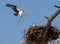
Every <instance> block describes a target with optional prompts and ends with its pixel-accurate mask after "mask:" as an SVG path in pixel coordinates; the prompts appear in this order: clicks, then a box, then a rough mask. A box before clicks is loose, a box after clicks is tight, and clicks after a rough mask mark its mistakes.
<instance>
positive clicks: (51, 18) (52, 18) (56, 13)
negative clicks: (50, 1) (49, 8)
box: [45, 9, 60, 26]
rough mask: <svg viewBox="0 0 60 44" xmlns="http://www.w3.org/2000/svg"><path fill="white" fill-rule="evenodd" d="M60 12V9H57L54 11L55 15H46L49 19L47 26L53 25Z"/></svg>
mask: <svg viewBox="0 0 60 44" xmlns="http://www.w3.org/2000/svg"><path fill="white" fill-rule="evenodd" d="M59 13H60V9H59V10H58V11H56V12H55V13H54V15H52V17H50V18H48V17H47V16H45V18H46V19H47V20H48V22H47V26H51V22H52V21H53V20H54V18H55V17H56V16H57V15H58V14H59Z"/></svg>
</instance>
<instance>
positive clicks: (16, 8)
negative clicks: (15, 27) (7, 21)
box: [6, 4, 29, 22]
mask: <svg viewBox="0 0 60 44" xmlns="http://www.w3.org/2000/svg"><path fill="white" fill-rule="evenodd" d="M6 6H7V7H10V8H11V9H13V11H14V12H15V13H14V15H15V16H18V15H19V16H20V20H21V18H22V17H23V16H28V15H23V13H24V11H23V10H22V9H19V8H18V7H17V6H15V5H12V4H6ZM28 17H29V16H28ZM20 20H19V22H20Z"/></svg>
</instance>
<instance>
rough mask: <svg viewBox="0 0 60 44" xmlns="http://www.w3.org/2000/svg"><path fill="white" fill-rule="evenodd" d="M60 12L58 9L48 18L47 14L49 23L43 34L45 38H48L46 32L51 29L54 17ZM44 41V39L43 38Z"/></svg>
mask: <svg viewBox="0 0 60 44" xmlns="http://www.w3.org/2000/svg"><path fill="white" fill-rule="evenodd" d="M59 13H60V9H59V10H57V11H56V12H55V13H54V15H52V17H50V18H48V17H47V16H45V18H46V19H47V20H48V22H47V25H46V30H45V33H44V35H43V38H44V39H45V38H46V34H47V32H48V30H49V27H50V26H51V22H52V21H53V20H54V18H55V17H56V16H57V15H58V14H59ZM43 41H44V40H43Z"/></svg>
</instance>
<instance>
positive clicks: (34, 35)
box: [25, 26, 59, 44]
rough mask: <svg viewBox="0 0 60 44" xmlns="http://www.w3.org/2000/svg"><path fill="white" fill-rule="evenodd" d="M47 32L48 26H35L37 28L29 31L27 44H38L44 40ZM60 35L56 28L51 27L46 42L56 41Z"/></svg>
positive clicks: (26, 38) (26, 37) (31, 28)
mask: <svg viewBox="0 0 60 44" xmlns="http://www.w3.org/2000/svg"><path fill="white" fill-rule="evenodd" d="M45 30H46V26H35V27H30V28H29V29H28V32H27V33H26V36H25V43H26V44H30V43H31V44H33V43H35V44H36V43H38V42H39V41H42V40H44V38H43V37H44V36H43V35H44V33H45ZM58 35H59V30H58V29H57V28H55V27H54V26H51V27H49V29H48V32H47V33H46V35H45V40H46V41H50V40H55V39H57V38H58Z"/></svg>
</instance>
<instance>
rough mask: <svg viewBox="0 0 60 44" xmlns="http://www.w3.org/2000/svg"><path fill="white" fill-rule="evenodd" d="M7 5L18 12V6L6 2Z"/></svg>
mask: <svg viewBox="0 0 60 44" xmlns="http://www.w3.org/2000/svg"><path fill="white" fill-rule="evenodd" d="M6 6H7V7H10V8H12V9H13V10H14V11H15V12H16V13H18V12H19V11H18V10H17V6H15V5H12V4H6Z"/></svg>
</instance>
